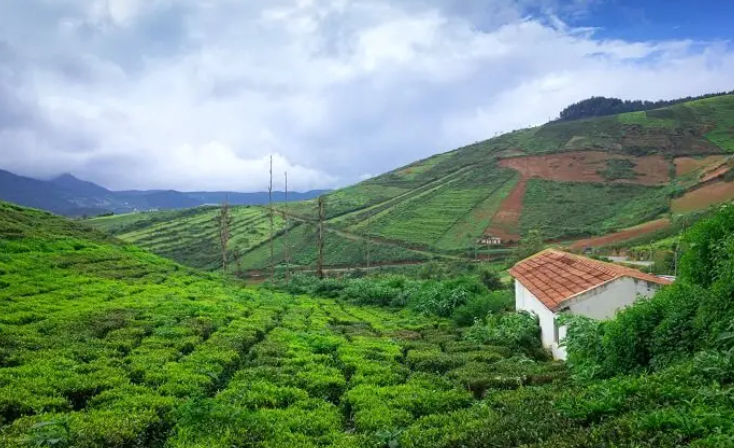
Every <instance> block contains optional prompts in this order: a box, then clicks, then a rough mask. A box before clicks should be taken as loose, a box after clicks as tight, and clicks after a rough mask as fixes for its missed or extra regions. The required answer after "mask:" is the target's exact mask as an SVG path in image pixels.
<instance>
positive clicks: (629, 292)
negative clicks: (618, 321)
mask: <svg viewBox="0 0 734 448" xmlns="http://www.w3.org/2000/svg"><path fill="white" fill-rule="evenodd" d="M656 290H657V285H656V284H654V283H648V282H646V281H644V280H638V279H635V278H631V277H622V278H618V279H616V280H613V281H611V282H609V283H605V284H604V285H601V286H599V287H598V288H594V289H592V290H591V291H588V292H586V293H583V294H580V295H578V296H576V297H574V298H573V299H572V300H570V301H569V302H568V305H567V306H566V307H567V308H568V310H569V311H570V312H571V313H572V314H576V315H580V316H586V317H591V318H593V319H600V320H603V319H611V318H613V317H614V315H615V314H616V313H617V311H618V310H620V309H622V308H625V307H627V306H629V305H632V304H633V303H635V301H637V299H638V298H639V296H643V297H650V296H652V295H653V294H655V291H656Z"/></svg>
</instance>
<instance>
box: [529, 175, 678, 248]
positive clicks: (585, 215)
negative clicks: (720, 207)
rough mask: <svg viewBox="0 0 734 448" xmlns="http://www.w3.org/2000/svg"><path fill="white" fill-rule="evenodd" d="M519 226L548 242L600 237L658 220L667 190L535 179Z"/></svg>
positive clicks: (666, 207)
mask: <svg viewBox="0 0 734 448" xmlns="http://www.w3.org/2000/svg"><path fill="white" fill-rule="evenodd" d="M524 207H525V211H524V213H523V215H522V218H521V220H520V225H521V227H522V229H523V230H524V231H525V232H529V231H532V230H539V231H541V232H542V234H543V235H544V236H545V237H546V238H547V239H555V238H560V237H569V236H588V235H601V234H604V233H607V232H612V231H616V230H621V229H623V228H626V227H631V226H634V225H636V224H639V223H641V222H647V221H650V220H652V219H655V218H656V217H658V216H659V215H660V214H662V213H664V212H666V211H667V210H668V208H669V206H668V200H667V194H666V192H665V189H663V188H658V187H644V186H640V185H627V184H611V185H607V184H590V183H578V182H564V183H561V182H552V181H546V180H538V179H532V180H530V181H528V189H527V193H526V195H525V201H524Z"/></svg>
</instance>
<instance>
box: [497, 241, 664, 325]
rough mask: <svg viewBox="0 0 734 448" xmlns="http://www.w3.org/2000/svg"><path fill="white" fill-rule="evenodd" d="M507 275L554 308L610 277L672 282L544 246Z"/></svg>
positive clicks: (651, 281)
mask: <svg viewBox="0 0 734 448" xmlns="http://www.w3.org/2000/svg"><path fill="white" fill-rule="evenodd" d="M510 275H512V276H513V277H515V278H516V279H517V280H519V281H520V283H522V284H523V286H525V287H526V288H527V289H528V290H529V291H530V292H531V293H533V295H534V296H535V297H537V298H538V300H540V301H541V302H542V303H543V305H545V306H546V307H547V308H548V309H550V310H552V311H555V310H556V309H557V308H558V307H559V306H560V305H561V304H562V303H563V302H565V301H567V300H569V299H570V298H572V297H574V296H576V295H577V294H580V293H582V292H585V291H588V290H590V289H594V288H596V287H598V286H601V285H603V284H604V283H607V282H609V281H611V280H614V279H617V278H621V277H632V278H636V279H639V280H645V281H647V282H650V283H656V284H658V285H669V284H670V283H672V282H671V281H670V280H666V279H663V278H660V277H655V276H654V275H650V274H645V273H644V272H640V271H638V270H637V269H632V268H627V267H624V266H619V265H616V264H612V263H605V262H603V261H597V260H592V259H591V258H586V257H582V256H579V255H574V254H569V253H567V252H563V251H560V250H556V249H547V250H544V251H543V252H540V253H538V254H536V255H533V256H532V257H530V258H527V259H525V260H523V261H521V262H519V263H517V264H516V265H515V266H514V267H513V268H512V269H510Z"/></svg>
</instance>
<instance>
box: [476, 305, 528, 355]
mask: <svg viewBox="0 0 734 448" xmlns="http://www.w3.org/2000/svg"><path fill="white" fill-rule="evenodd" d="M466 337H467V338H468V339H469V340H471V341H473V342H477V343H482V344H489V345H506V346H510V347H514V348H517V349H518V350H522V351H524V352H526V353H528V352H533V351H535V350H538V349H539V348H541V347H542V345H541V343H540V325H539V323H538V318H537V317H536V316H534V315H533V314H530V313H528V312H525V311H518V312H514V313H505V314H501V315H494V316H490V317H489V318H488V319H487V323H486V324H483V323H482V322H481V321H477V322H475V324H474V326H472V328H471V329H470V330H469V331H468V332H467V334H466Z"/></svg>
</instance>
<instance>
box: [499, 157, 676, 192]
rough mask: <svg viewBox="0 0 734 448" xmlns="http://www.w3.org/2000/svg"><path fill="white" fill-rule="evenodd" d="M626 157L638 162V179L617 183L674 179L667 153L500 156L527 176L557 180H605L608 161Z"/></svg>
mask: <svg viewBox="0 0 734 448" xmlns="http://www.w3.org/2000/svg"><path fill="white" fill-rule="evenodd" d="M613 159H626V160H629V161H631V162H633V163H635V164H636V166H635V168H634V170H635V172H636V173H637V178H636V179H620V180H616V181H614V183H632V184H640V185H664V184H667V183H668V182H669V181H670V175H669V165H668V161H667V160H665V157H663V156H658V155H655V156H643V157H632V156H623V155H617V154H609V153H606V152H602V151H582V152H568V153H563V154H552V155H547V156H528V157H514V158H509V159H502V160H500V162H499V164H500V166H503V167H505V168H511V169H513V170H515V171H518V172H519V173H520V174H521V175H522V176H523V178H525V179H529V178H538V179H546V180H553V181H557V182H605V179H604V178H603V177H602V176H600V175H599V174H598V172H599V171H603V170H604V169H605V168H606V166H607V161H609V160H613Z"/></svg>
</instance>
